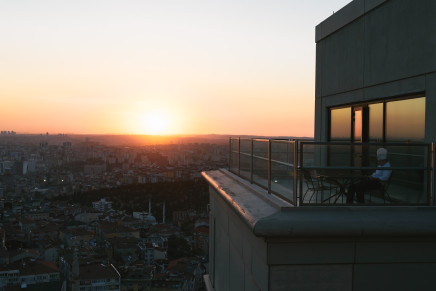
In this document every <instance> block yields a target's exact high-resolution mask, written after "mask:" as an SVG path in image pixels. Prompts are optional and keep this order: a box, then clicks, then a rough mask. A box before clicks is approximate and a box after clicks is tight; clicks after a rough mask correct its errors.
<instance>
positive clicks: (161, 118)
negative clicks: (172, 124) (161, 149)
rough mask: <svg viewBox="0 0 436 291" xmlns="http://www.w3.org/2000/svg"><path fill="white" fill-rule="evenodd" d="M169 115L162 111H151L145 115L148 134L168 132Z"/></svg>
mask: <svg viewBox="0 0 436 291" xmlns="http://www.w3.org/2000/svg"><path fill="white" fill-rule="evenodd" d="M168 127H169V116H167V115H166V114H164V113H162V112H151V113H149V114H147V115H146V116H145V128H146V134H168Z"/></svg>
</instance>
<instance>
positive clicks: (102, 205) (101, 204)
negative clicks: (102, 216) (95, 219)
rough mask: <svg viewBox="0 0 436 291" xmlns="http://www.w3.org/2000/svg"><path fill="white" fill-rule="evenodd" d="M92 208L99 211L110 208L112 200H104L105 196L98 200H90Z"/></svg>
mask: <svg viewBox="0 0 436 291" xmlns="http://www.w3.org/2000/svg"><path fill="white" fill-rule="evenodd" d="M92 208H94V209H97V210H98V211H101V212H105V211H108V210H112V202H110V201H106V199H105V198H102V199H100V201H96V202H92Z"/></svg>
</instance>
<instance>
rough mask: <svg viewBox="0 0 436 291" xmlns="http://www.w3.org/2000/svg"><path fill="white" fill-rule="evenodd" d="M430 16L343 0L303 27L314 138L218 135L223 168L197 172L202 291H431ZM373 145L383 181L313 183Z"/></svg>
mask: <svg viewBox="0 0 436 291" xmlns="http://www.w3.org/2000/svg"><path fill="white" fill-rule="evenodd" d="M435 24H436V2H435V1H433V0H422V1H411V0H354V1H352V2H351V3H350V4H348V5H347V6H345V7H344V8H343V9H341V10H340V11H338V12H337V13H335V14H333V15H332V16H331V17H329V18H328V19H326V20H325V21H323V22H322V23H321V24H319V25H318V26H317V27H316V43H317V44H316V45H317V53H316V58H317V65H316V93H315V95H316V96H315V142H307V141H303V142H302V141H298V142H296V141H271V140H265V141H258V140H251V141H246V140H241V139H240V140H236V141H232V140H230V171H227V170H219V171H209V172H204V173H203V176H204V177H205V178H206V180H207V181H208V182H209V185H210V245H209V246H210V248H209V249H210V251H209V258H210V261H209V275H207V276H205V282H206V286H207V289H208V290H217V291H219V290H355V291H358V290H434V289H435V288H436V283H435V282H434V280H433V279H432V275H433V274H434V273H435V272H436V252H435V250H436V208H435V207H434V205H435V202H434V201H435V199H434V197H435V191H434V189H435V186H434V185H435V171H434V165H435V162H434V160H435V154H434V151H433V150H432V149H434V144H430V143H433V142H434V141H435V140H436V136H435V135H436V126H435V125H436V122H435V120H434V118H436V117H435V116H436V114H434V113H435V108H436V106H435V102H436V82H435V81H436V79H435V78H436V74H435V72H436V50H435V49H434V48H435V47H436V34H435V30H436V25H435ZM380 147H385V148H387V149H388V150H389V159H390V161H391V163H392V166H391V167H390V169H391V171H392V175H391V178H390V180H392V181H391V182H390V184H391V185H390V186H389V188H388V189H383V191H382V192H381V193H378V194H377V195H375V194H373V193H365V201H364V203H363V204H346V203H345V202H342V201H343V199H344V196H345V195H346V194H347V192H346V191H347V187H346V186H349V185H347V184H346V183H345V182H344V181H345V180H348V182H347V183H352V180H353V179H356V177H350V176H348V177H346V178H344V177H340V176H339V175H338V176H336V178H337V180H340V181H341V182H340V183H338V184H334V183H331V181H332V176H330V177H329V176H327V178H330V181H328V182H330V184H323V185H322V187H317V185H320V183H322V181H323V180H322V179H323V177H325V175H326V174H325V173H327V174H331V173H337V172H338V171H339V170H341V171H343V172H344V171H347V172H348V173H351V172H353V173H356V172H359V174H360V175H362V174H363V173H368V172H371V171H373V170H374V169H376V168H377V166H376V164H375V163H374V162H372V160H373V159H375V150H376V149H377V148H380ZM253 148H254V149H255V150H253ZM289 149H290V150H289ZM278 161H279V162H278ZM304 170H307V172H308V173H309V174H310V175H309V178H306V175H305V173H304ZM315 171H318V174H315V177H312V176H311V175H312V174H313V173H314V172H315ZM335 171H336V172H335ZM319 173H322V174H321V175H320V174H319ZM310 179H313V180H310ZM314 179H316V180H314ZM309 181H311V182H312V184H310V183H309ZM314 181H316V183H317V184H316V185H315V184H314ZM388 190H389V192H388ZM307 193H309V194H308V195H307ZM332 193H333V194H332ZM324 195H326V196H327V197H328V198H327V199H326V198H325V196H324ZM323 196H324V197H323ZM374 196H377V197H374ZM308 197H309V198H308ZM312 197H315V198H314V201H312ZM318 198H319V200H318ZM376 198H377V199H378V200H377V199H376Z"/></svg>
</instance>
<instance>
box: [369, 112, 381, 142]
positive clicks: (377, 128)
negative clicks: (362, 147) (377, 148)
mask: <svg viewBox="0 0 436 291" xmlns="http://www.w3.org/2000/svg"><path fill="white" fill-rule="evenodd" d="M368 107H369V141H382V140H383V103H377V104H370V105H368Z"/></svg>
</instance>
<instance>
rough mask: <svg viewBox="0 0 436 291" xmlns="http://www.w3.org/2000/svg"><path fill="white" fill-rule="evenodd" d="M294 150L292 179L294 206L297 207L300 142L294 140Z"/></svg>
mask: <svg viewBox="0 0 436 291" xmlns="http://www.w3.org/2000/svg"><path fill="white" fill-rule="evenodd" d="M291 145H292V146H293V147H294V148H293V150H294V152H293V154H294V155H293V161H292V164H293V166H294V168H293V170H294V171H293V176H294V177H293V179H292V194H293V200H294V201H293V202H294V205H297V200H298V196H297V183H298V179H297V166H298V140H294V141H293V142H292V144H291Z"/></svg>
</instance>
